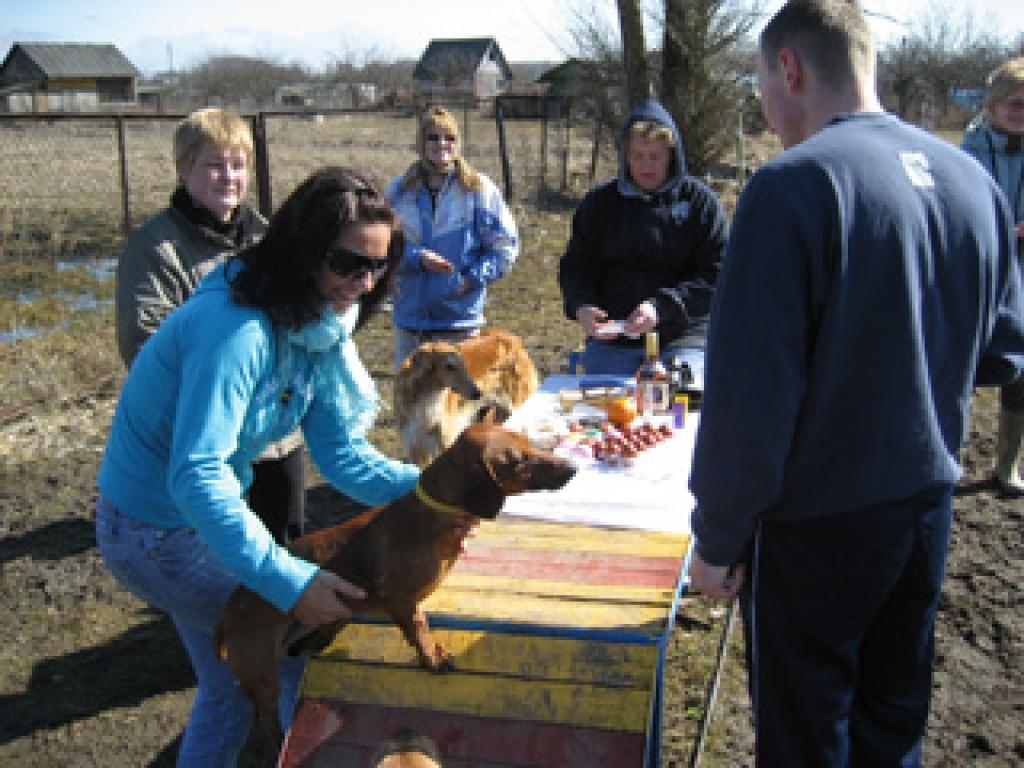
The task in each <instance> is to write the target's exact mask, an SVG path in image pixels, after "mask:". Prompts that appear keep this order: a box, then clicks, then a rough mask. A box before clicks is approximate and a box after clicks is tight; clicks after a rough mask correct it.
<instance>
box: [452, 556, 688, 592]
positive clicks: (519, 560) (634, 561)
mask: <svg viewBox="0 0 1024 768" xmlns="http://www.w3.org/2000/svg"><path fill="white" fill-rule="evenodd" d="M681 566H682V559H681V558H676V557H633V556H628V555H610V556H609V555H599V554H592V553H587V552H552V551H551V550H540V549H534V550H523V549H515V550H513V549H502V548H490V547H482V548H480V549H479V550H474V551H473V552H472V553H469V552H467V553H466V554H464V555H463V556H462V557H461V558H460V559H459V562H458V564H457V565H456V566H455V568H456V570H457V572H458V573H475V574H479V575H481V576H508V577H514V578H529V579H542V580H549V581H570V582H573V583H574V584H613V585H614V584H621V585H622V586H631V587H661V588H664V589H674V588H675V586H676V584H678V583H679V569H680V567H681Z"/></svg>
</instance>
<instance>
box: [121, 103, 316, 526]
mask: <svg viewBox="0 0 1024 768" xmlns="http://www.w3.org/2000/svg"><path fill="white" fill-rule="evenodd" d="M173 142H174V166H175V171H176V174H177V179H178V184H177V186H176V187H175V190H174V192H173V193H172V195H171V200H170V205H168V206H167V208H165V209H163V210H162V211H160V212H159V213H157V214H155V215H154V216H152V217H151V218H150V219H148V220H147V221H146V222H144V223H143V224H142V225H141V226H140V227H138V228H137V229H136V230H135V231H134V232H132V233H131V234H130V235H129V236H128V239H127V241H126V242H125V246H124V250H123V252H122V253H121V258H120V261H119V262H118V265H117V291H116V297H115V304H114V307H115V316H116V324H117V328H116V331H117V346H118V351H119V352H120V354H121V359H122V360H124V363H125V365H126V366H130V365H131V364H132V361H133V360H134V359H135V356H136V355H137V354H138V351H139V348H140V347H142V345H143V344H144V343H145V342H146V340H147V339H148V338H149V337H150V336H152V335H153V334H154V333H155V332H156V329H157V328H158V327H159V326H160V324H161V323H162V322H163V321H164V320H165V319H166V318H167V316H168V315H169V314H170V313H171V312H172V311H173V310H174V309H175V308H176V307H178V305H180V304H182V303H183V302H184V301H185V300H186V299H188V297H189V296H191V295H192V293H193V292H194V291H195V289H196V288H197V287H198V285H199V283H200V282H201V281H202V280H203V278H204V277H206V275H208V274H209V273H210V272H211V271H212V270H213V269H214V267H216V266H217V265H218V264H220V263H221V262H223V261H224V259H226V258H227V257H228V256H230V255H231V254H233V253H235V252H236V251H238V250H240V249H242V248H245V247H246V246H249V245H252V244H253V243H255V242H256V241H257V240H259V239H260V238H261V237H262V236H263V233H264V231H265V230H266V227H267V222H266V220H265V219H264V218H263V217H262V216H261V215H260V214H259V213H258V212H256V211H255V210H253V208H251V207H250V206H249V204H248V203H246V202H245V197H246V194H247V192H248V190H249V174H250V169H251V167H252V156H253V141H252V134H251V132H250V131H249V126H248V125H247V124H246V123H245V121H244V120H242V119H241V118H240V117H238V116H237V115H235V114H232V113H231V112H227V111H225V110H223V109H216V108H211V109H200V110H197V111H195V112H193V113H192V114H190V115H189V116H188V117H186V118H185V119H184V120H183V121H182V122H181V123H179V124H178V126H177V128H176V129H175V131H174V139H173ZM253 473H254V479H253V484H252V487H251V489H250V491H249V503H250V505H251V506H252V508H253V510H254V511H255V512H256V514H257V515H259V517H260V518H261V519H262V520H263V521H264V523H265V524H266V525H267V528H268V529H269V530H270V532H271V533H272V534H273V536H274V538H275V539H276V540H277V541H278V542H281V543H284V542H285V541H287V540H288V539H290V538H294V537H296V536H298V535H299V534H301V532H302V528H303V521H304V516H305V498H306V478H305V468H304V463H303V452H302V437H301V435H300V433H299V432H294V433H292V434H291V435H289V436H288V437H286V438H284V439H282V440H280V441H278V442H276V443H273V444H271V445H270V446H269V447H268V448H267V450H266V451H265V452H264V453H263V454H262V455H261V456H260V458H259V460H258V461H257V462H256V463H255V464H254V465H253Z"/></svg>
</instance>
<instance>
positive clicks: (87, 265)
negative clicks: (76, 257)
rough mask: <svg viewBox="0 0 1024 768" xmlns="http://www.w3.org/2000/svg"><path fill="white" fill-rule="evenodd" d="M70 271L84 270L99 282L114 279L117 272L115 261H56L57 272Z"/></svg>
mask: <svg viewBox="0 0 1024 768" xmlns="http://www.w3.org/2000/svg"><path fill="white" fill-rule="evenodd" d="M72 269H85V270H87V271H88V272H89V274H91V275H92V276H93V277H94V278H96V279H97V280H99V281H100V282H106V281H107V280H113V279H114V272H115V271H116V270H117V259H94V260H92V261H58V262H57V271H58V272H68V271H70V270H72Z"/></svg>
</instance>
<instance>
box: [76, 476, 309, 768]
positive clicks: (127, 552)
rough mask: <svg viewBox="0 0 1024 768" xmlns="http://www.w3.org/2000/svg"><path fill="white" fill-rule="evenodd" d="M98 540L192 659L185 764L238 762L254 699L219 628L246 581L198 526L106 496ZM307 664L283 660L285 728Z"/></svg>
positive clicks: (181, 761)
mask: <svg viewBox="0 0 1024 768" xmlns="http://www.w3.org/2000/svg"><path fill="white" fill-rule="evenodd" d="M96 542H97V544H98V545H99V550H100V553H101V554H102V555H103V559H104V561H106V564H107V567H108V568H109V569H110V572H111V573H112V574H113V575H114V577H115V578H116V579H117V580H118V582H120V584H121V586H123V587H124V588H125V589H127V590H128V591H129V592H131V593H132V594H133V595H135V596H136V597H138V598H139V599H141V600H143V601H145V602H147V603H149V604H150V605H152V606H153V607H154V608H158V609H159V610H161V611H164V612H166V613H168V614H169V615H170V617H171V621H173V622H174V626H175V628H176V629H177V630H178V635H179V636H180V637H181V642H182V643H183V644H184V646H185V650H186V651H187V652H188V657H189V660H190V661H191V662H192V669H193V670H194V672H195V675H196V680H197V690H196V697H195V701H194V702H193V704H192V712H191V714H190V715H189V719H188V724H187V725H186V726H185V733H184V735H183V736H182V739H181V747H180V749H179V751H178V765H179V766H188V767H189V768H195V767H196V766H203V767H205V766H210V767H211V768H213V767H214V766H217V767H218V768H219V767H220V766H233V765H235V763H236V762H237V760H238V755H239V753H240V752H241V751H242V747H243V746H245V741H246V738H247V737H248V735H249V729H250V727H251V725H252V705H251V704H250V702H249V698H248V697H247V696H246V695H245V692H244V691H242V689H241V688H240V687H239V685H238V682H237V681H236V680H235V678H234V676H233V675H232V674H231V669H230V668H229V667H228V665H227V663H225V662H223V661H221V660H220V658H219V657H218V656H217V650H216V648H214V642H213V632H214V628H215V627H216V624H217V621H218V620H219V619H220V615H221V612H222V611H223V609H224V605H225V604H226V603H227V600H228V597H230V595H231V593H232V592H233V591H234V589H235V587H237V586H238V583H239V582H238V579H236V578H235V577H234V576H233V575H231V573H229V572H228V571H227V570H225V569H224V568H223V567H222V566H221V564H220V562H219V561H218V560H217V557H216V555H214V554H213V552H211V551H210V550H209V548H208V547H207V546H206V544H205V543H204V542H203V540H202V539H200V538H199V536H198V534H196V532H195V530H193V529H192V528H188V527H182V528H158V527H155V526H153V525H150V524H148V523H145V522H142V521H140V520H138V519H136V518H133V517H131V516H130V515H127V514H125V513H123V512H121V511H120V510H118V509H117V508H116V507H114V505H113V504H111V503H110V502H109V501H107V500H106V499H104V498H103V497H102V496H101V497H100V500H99V502H98V503H97V505H96ZM304 668H305V657H296V658H287V659H285V660H284V661H283V662H281V667H280V670H279V677H280V680H281V698H280V702H279V705H278V710H279V715H280V717H281V724H282V727H283V728H285V729H287V728H288V726H289V725H290V723H291V719H292V714H293V712H294V710H295V704H296V702H297V700H298V693H299V684H300V682H301V680H302V672H303V670H304Z"/></svg>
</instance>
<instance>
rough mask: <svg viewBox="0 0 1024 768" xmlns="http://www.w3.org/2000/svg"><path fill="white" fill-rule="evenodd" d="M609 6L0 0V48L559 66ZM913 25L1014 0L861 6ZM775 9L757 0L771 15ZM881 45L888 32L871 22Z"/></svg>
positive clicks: (994, 17)
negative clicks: (457, 43) (928, 16)
mask: <svg viewBox="0 0 1024 768" xmlns="http://www.w3.org/2000/svg"><path fill="white" fill-rule="evenodd" d="M591 2H593V3H594V4H595V5H596V6H598V7H605V8H606V9H610V13H609V14H606V15H607V16H608V18H610V19H612V20H615V19H616V16H615V11H614V3H613V0H273V1H271V0H248V1H247V2H224V1H223V0H221V1H220V2H218V1H217V0H0V19H2V20H3V22H2V26H0V51H2V52H4V53H6V51H7V49H8V48H9V47H10V44H11V43H12V42H15V41H21V42H112V43H114V44H115V45H117V46H118V47H119V48H120V49H121V50H122V51H123V52H124V53H125V55H126V56H128V58H129V59H130V60H131V61H132V62H133V63H134V64H135V65H136V66H137V67H138V68H139V69H141V70H142V71H143V72H144V73H147V74H148V73H152V72H154V71H157V70H164V69H167V68H168V67H169V65H170V64H171V63H172V62H173V65H174V67H175V68H176V69H182V68H187V67H190V66H192V65H194V64H196V63H198V62H199V61H201V60H203V59H204V58H206V57H207V56H209V55H212V54H221V53H240V54H247V55H257V56H264V57H268V58H274V59H278V60H280V61H283V62H289V61H299V62H300V63H302V64H303V65H305V66H307V67H311V68H313V69H320V68H322V67H323V66H324V65H325V64H326V63H328V62H329V61H331V60H333V59H336V58H342V59H345V58H354V59H355V60H356V61H359V60H360V59H361V57H362V56H363V55H364V54H366V53H368V52H371V51H372V52H374V53H375V54H376V55H377V56H380V57H383V58H386V59H393V58H416V57H418V56H419V55H420V54H421V53H422V52H423V49H424V48H425V47H426V44H427V42H428V41H429V40H430V38H432V37H475V36H485V37H495V38H497V40H498V43H499V44H500V45H501V48H502V50H503V51H504V53H505V55H506V57H507V58H508V59H509V60H511V61H525V60H560V59H562V58H564V56H565V55H566V54H568V53H571V52H572V51H573V46H572V44H571V40H570V38H569V36H568V35H567V34H566V32H565V30H566V28H567V27H568V26H569V22H568V19H569V16H570V13H571V11H572V9H573V8H576V9H580V8H587V7H588V6H589V5H590V3H591ZM862 2H864V4H865V6H866V7H867V8H869V9H872V8H874V9H876V10H879V11H883V12H884V13H885V14H887V15H889V16H891V17H894V18H896V19H905V20H908V21H909V22H910V23H913V22H914V20H915V19H917V18H919V16H920V14H922V13H925V12H927V9H929V8H930V9H934V8H937V7H942V4H943V2H947V6H948V7H949V8H956V9H957V10H956V12H957V13H962V9H963V8H965V7H966V6H968V5H969V6H970V8H971V9H972V10H971V13H972V14H973V16H974V20H975V22H976V23H979V24H983V25H987V26H986V28H987V29H991V30H993V31H995V32H996V33H1002V34H1006V35H1012V34H1013V32H1014V31H1020V30H1024V0H973V2H971V3H969V4H965V3H963V2H954V1H953V0H862ZM780 4H781V0H767V2H766V6H767V8H768V9H769V10H771V9H773V8H777V7H778V6H779V5H780ZM873 25H874V27H875V29H876V33H877V34H878V35H879V37H880V38H882V39H883V40H884V39H887V38H892V37H893V36H895V37H898V36H899V33H900V31H901V28H900V26H899V25H898V24H896V23H893V22H889V21H885V20H883V19H875V20H874V21H873Z"/></svg>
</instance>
